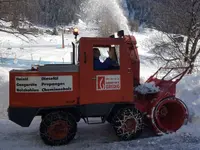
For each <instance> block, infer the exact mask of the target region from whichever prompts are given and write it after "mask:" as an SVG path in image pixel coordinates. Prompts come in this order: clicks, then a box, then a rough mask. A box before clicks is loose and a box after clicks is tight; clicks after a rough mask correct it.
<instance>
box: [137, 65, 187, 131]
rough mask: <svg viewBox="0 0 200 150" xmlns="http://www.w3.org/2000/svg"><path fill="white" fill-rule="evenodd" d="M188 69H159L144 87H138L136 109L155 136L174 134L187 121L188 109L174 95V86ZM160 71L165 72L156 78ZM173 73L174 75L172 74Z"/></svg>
mask: <svg viewBox="0 0 200 150" xmlns="http://www.w3.org/2000/svg"><path fill="white" fill-rule="evenodd" d="M188 70H189V67H179V68H162V67H161V68H160V69H159V70H158V71H157V72H156V73H155V74H154V75H153V76H151V77H150V78H149V79H148V80H147V81H146V83H145V84H144V85H140V86H138V87H137V88H136V89H135V91H136V92H138V99H137V102H136V103H138V107H140V106H141V105H144V106H145V108H143V110H142V111H143V112H144V111H145V112H147V114H146V116H147V118H148V120H149V122H150V124H151V126H152V127H153V129H154V131H155V133H156V134H165V133H172V132H176V131H177V130H178V129H179V128H180V127H181V126H182V125H183V124H184V123H185V122H186V121H187V119H188V109H187V107H186V105H185V104H184V103H183V102H182V101H181V100H180V99H178V98H176V97H175V94H176V84H177V83H178V82H179V81H180V80H181V79H182V77H183V76H184V75H185V74H186V73H187V71H188ZM162 71H164V72H166V71H167V72H166V73H164V74H161V76H160V77H158V75H159V73H161V72H162ZM173 71H174V74H173V73H172V72H173Z"/></svg>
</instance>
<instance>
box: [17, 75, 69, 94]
mask: <svg viewBox="0 0 200 150" xmlns="http://www.w3.org/2000/svg"><path fill="white" fill-rule="evenodd" d="M72 80H73V77H72V76H26V77H15V92H16V93H37V92H66V91H73V83H72Z"/></svg>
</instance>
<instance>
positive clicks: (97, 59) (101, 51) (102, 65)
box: [93, 45, 120, 70]
mask: <svg viewBox="0 0 200 150" xmlns="http://www.w3.org/2000/svg"><path fill="white" fill-rule="evenodd" d="M93 56H94V60H93V69H94V70H119V69H120V46H119V45H108V46H93Z"/></svg>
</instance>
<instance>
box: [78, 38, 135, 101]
mask: <svg viewBox="0 0 200 150" xmlns="http://www.w3.org/2000/svg"><path fill="white" fill-rule="evenodd" d="M82 45H84V46H82ZM102 45H104V46H106V45H120V62H121V64H120V70H104V71H94V70H93V59H92V58H93V52H92V47H93V46H102ZM126 49H127V47H126V44H125V43H124V41H123V39H109V40H108V38H84V39H81V40H80V53H81V57H80V60H81V61H80V66H81V67H80V104H102V103H104V104H106V103H124V102H128V103H132V102H133V74H132V72H131V71H130V72H129V68H131V63H130V59H128V58H129V56H128V53H127V52H126ZM84 57H86V62H85V61H84V59H85V58H84ZM99 75H103V76H104V75H105V76H108V75H111V77H112V76H120V89H119V90H97V82H98V81H97V76H99Z"/></svg>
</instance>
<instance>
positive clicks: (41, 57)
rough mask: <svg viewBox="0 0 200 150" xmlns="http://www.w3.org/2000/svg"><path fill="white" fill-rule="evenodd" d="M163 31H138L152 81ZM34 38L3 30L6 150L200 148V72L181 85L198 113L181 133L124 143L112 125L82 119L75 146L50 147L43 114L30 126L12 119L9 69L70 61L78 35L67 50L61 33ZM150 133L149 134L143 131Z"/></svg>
mask: <svg viewBox="0 0 200 150" xmlns="http://www.w3.org/2000/svg"><path fill="white" fill-rule="evenodd" d="M76 27H78V28H79V29H80V37H82V36H96V33H97V31H96V27H95V26H88V25H86V24H85V23H84V22H81V21H80V23H79V24H78V25H76ZM155 33H157V31H154V30H152V31H151V30H145V31H143V32H140V33H133V34H134V35H135V36H136V39H137V41H138V50H139V54H140V58H141V78H142V79H144V80H145V79H147V78H148V77H149V76H150V75H152V74H153V72H154V71H156V70H157V68H156V67H153V66H151V65H150V64H148V62H147V61H146V60H145V56H147V55H149V54H148V46H149V45H148V44H147V43H148V41H149V39H151V38H152V37H154V36H155ZM31 39H32V41H30V42H28V43H26V42H24V41H22V40H21V39H19V38H17V37H15V36H13V35H10V34H7V33H2V32H0V43H1V45H0V51H3V56H6V59H3V63H1V64H0V135H1V136H0V144H1V148H0V149H3V150H4V149H16V150H18V149H20V150H27V149H30V150H32V149H34V150H42V149H58V150H59V149H70V150H72V149H91V150H93V149H95V150H96V149H99V150H102V149H105V150H106V149H108V150H111V149H113V150H118V149H119V150H125V149H126V150H129V149H130V150H132V149H136V150H137V149H138V150H139V149H141V150H143V149H187V150H188V149H200V144H199V143H200V127H199V126H200V119H199V117H200V96H199V95H200V94H199V89H200V82H199V79H200V75H198V74H197V75H192V76H186V77H185V78H184V79H183V80H182V81H181V82H180V83H179V84H178V89H177V96H178V97H180V98H181V99H182V100H183V101H184V102H186V104H187V105H188V106H189V109H190V112H192V116H193V117H192V118H191V120H190V123H189V124H188V125H186V126H183V127H182V128H181V129H180V130H179V131H178V132H177V133H174V134H171V135H166V136H162V137H151V138H144V139H137V140H134V141H129V142H119V141H117V138H116V136H115V134H114V131H113V130H112V128H111V126H110V125H109V124H103V125H90V126H88V125H86V124H84V123H83V122H82V121H81V122H80V123H79V124H78V126H79V129H78V133H77V136H76V138H75V140H74V141H73V142H72V143H70V145H67V146H62V147H56V148H50V147H48V146H46V145H44V144H43V143H42V141H41V140H40V137H39V133H38V127H39V123H40V118H35V119H34V121H33V123H32V125H31V127H30V128H21V127H19V126H17V125H16V124H14V123H12V122H10V121H9V120H8V119H7V112H6V110H7V107H8V99H9V96H8V80H9V77H8V71H9V70H11V69H13V68H30V66H31V64H38V63H40V64H44V63H45V64H47V63H68V62H69V61H70V52H71V42H72V41H73V40H74V36H73V35H72V34H65V45H66V48H65V49H61V48H60V47H61V35H58V36H51V35H47V34H44V35H39V36H37V37H33V36H31ZM151 44H153V43H151ZM143 137H148V135H143V136H142V138H143Z"/></svg>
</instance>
